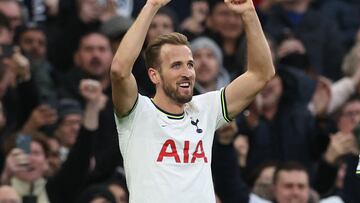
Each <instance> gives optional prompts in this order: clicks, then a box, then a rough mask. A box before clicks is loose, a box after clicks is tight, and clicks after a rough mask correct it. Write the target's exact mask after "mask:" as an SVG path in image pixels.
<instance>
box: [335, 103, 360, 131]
mask: <svg viewBox="0 0 360 203" xmlns="http://www.w3.org/2000/svg"><path fill="white" fill-rule="evenodd" d="M359 122H360V100H355V101H352V102H349V103H346V104H345V106H344V108H343V110H342V112H341V115H340V118H339V121H338V128H339V130H340V131H341V132H344V133H351V132H352V130H353V129H354V127H355V126H356V125H357V124H358V123H359Z"/></svg>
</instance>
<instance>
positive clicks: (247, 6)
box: [225, 0, 275, 118]
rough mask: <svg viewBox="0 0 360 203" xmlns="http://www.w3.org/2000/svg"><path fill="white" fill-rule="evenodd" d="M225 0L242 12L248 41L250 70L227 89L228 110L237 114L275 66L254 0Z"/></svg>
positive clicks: (232, 114)
mask: <svg viewBox="0 0 360 203" xmlns="http://www.w3.org/2000/svg"><path fill="white" fill-rule="evenodd" d="M225 3H226V4H227V5H228V6H229V8H230V9H231V10H233V11H234V12H236V13H238V14H240V15H241V18H242V20H243V24H244V29H245V33H246V43H247V71H246V72H245V73H244V74H242V75H240V76H239V77H237V78H236V79H235V80H234V81H232V82H231V83H230V84H229V85H228V86H227V88H226V90H225V99H226V104H227V110H228V114H229V117H230V118H234V117H236V115H237V114H239V113H240V112H241V111H242V110H243V109H244V108H245V107H246V106H247V105H248V104H249V103H250V102H251V101H252V100H253V99H254V98H255V96H256V94H257V93H258V92H259V91H260V90H261V89H262V88H263V87H264V86H265V85H266V83H267V82H268V81H269V80H270V79H271V78H272V77H273V76H274V74H275V69H274V65H273V62H272V58H271V53H270V48H269V46H268V44H267V41H266V38H265V36H264V33H263V30H262V28H261V24H260V21H259V19H258V17H257V14H256V11H255V7H254V4H253V2H252V0H225Z"/></svg>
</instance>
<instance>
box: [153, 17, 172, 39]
mask: <svg viewBox="0 0 360 203" xmlns="http://www.w3.org/2000/svg"><path fill="white" fill-rule="evenodd" d="M174 30H175V29H174V25H173V22H172V20H171V18H170V17H169V16H167V15H164V14H157V15H155V17H154V19H153V20H152V22H151V24H150V28H149V31H148V33H147V37H146V39H147V41H148V42H150V41H151V40H153V39H155V38H156V37H158V36H160V35H163V34H168V33H171V32H174Z"/></svg>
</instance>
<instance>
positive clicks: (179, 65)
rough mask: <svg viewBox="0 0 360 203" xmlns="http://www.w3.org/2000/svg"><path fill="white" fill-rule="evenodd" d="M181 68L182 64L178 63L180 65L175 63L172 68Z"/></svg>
mask: <svg viewBox="0 0 360 203" xmlns="http://www.w3.org/2000/svg"><path fill="white" fill-rule="evenodd" d="M180 67H181V63H180V62H178V63H174V64H173V65H172V66H171V68H180Z"/></svg>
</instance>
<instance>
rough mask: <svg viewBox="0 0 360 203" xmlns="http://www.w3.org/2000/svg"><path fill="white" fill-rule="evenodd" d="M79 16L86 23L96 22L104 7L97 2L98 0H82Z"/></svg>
mask: <svg viewBox="0 0 360 203" xmlns="http://www.w3.org/2000/svg"><path fill="white" fill-rule="evenodd" d="M79 2H80V4H79V11H78V13H79V16H80V19H81V20H82V21H83V22H84V23H90V22H94V21H96V20H98V19H99V16H100V15H101V12H102V11H103V8H102V7H101V6H100V5H99V4H98V3H97V0H80V1H79Z"/></svg>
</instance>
